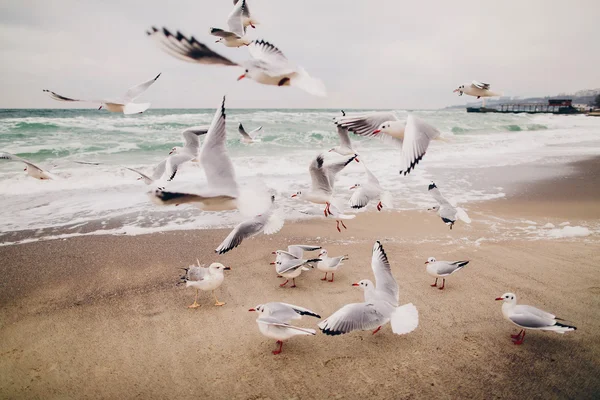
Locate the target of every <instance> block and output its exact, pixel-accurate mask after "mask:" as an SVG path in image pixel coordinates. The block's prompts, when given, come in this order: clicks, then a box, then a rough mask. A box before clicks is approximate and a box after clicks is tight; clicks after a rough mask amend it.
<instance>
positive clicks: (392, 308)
mask: <svg viewBox="0 0 600 400" xmlns="http://www.w3.org/2000/svg"><path fill="white" fill-rule="evenodd" d="M371 268H372V269H373V274H374V275H375V283H376V285H377V286H375V285H373V282H371V281H370V280H368V279H364V280H362V281H360V282H358V283H353V284H352V286H358V287H359V288H360V289H362V290H363V291H364V295H365V301H364V302H362V303H352V304H347V305H345V306H344V307H342V308H340V309H339V310H337V311H336V312H335V313H333V314H332V315H331V316H330V317H328V318H326V319H324V320H323V321H322V322H321V323H319V328H320V329H321V331H322V332H323V333H324V334H326V335H332V336H334V335H342V334H345V333H350V332H352V331H356V330H361V331H367V330H371V329H374V331H373V334H376V333H377V332H379V330H380V329H381V327H382V326H383V325H385V324H387V323H388V322H390V323H391V325H392V331H393V332H394V333H395V334H397V335H404V334H406V333H409V332H412V331H414V330H415V329H416V328H417V326H418V325H419V312H418V311H417V308H416V307H415V306H414V305H413V304H412V303H408V304H404V305H402V306H398V304H399V298H400V295H399V288H398V283H397V282H396V280H395V279H394V277H393V275H392V269H391V267H390V262H389V260H388V257H387V255H386V253H385V251H384V250H383V246H382V245H381V243H380V242H379V241H377V242H375V245H374V246H373V256H372V258H371Z"/></svg>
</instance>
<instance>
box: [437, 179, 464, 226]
mask: <svg viewBox="0 0 600 400" xmlns="http://www.w3.org/2000/svg"><path fill="white" fill-rule="evenodd" d="M428 191H429V194H430V195H431V196H432V197H433V198H434V199H435V201H437V202H438V205H437V206H433V207H431V208H430V209H429V210H431V211H436V212H437V213H438V215H439V216H440V218H441V219H442V221H444V223H445V224H446V225H449V226H450V229H452V226H453V225H454V223H455V222H456V220H458V219H460V220H461V221H463V222H466V223H467V224H470V223H471V218H469V216H468V215H467V213H466V211H465V210H463V209H462V208H460V207H454V206H453V205H452V204H450V202H449V201H448V200H446V199H445V198H444V196H442V193H441V192H440V189H438V187H437V186H436V185H435V183H433V182H431V183H430V184H429V187H428Z"/></svg>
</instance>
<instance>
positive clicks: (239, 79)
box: [237, 74, 246, 81]
mask: <svg viewBox="0 0 600 400" xmlns="http://www.w3.org/2000/svg"><path fill="white" fill-rule="evenodd" d="M245 77H246V74H242V75H240V76H239V77H238V78H237V80H238V81H241V80H242V79H244V78H245Z"/></svg>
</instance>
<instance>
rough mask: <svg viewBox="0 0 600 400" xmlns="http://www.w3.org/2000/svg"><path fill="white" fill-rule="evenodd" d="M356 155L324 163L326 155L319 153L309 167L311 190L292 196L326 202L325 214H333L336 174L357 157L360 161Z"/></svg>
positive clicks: (321, 202) (313, 201)
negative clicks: (331, 208) (332, 205)
mask: <svg viewBox="0 0 600 400" xmlns="http://www.w3.org/2000/svg"><path fill="white" fill-rule="evenodd" d="M356 157H357V154H353V155H352V156H351V157H346V158H345V159H343V160H342V161H337V162H335V163H332V164H329V165H324V156H323V154H319V155H318V156H317V158H315V159H314V160H313V161H312V162H311V163H310V166H309V167H308V171H309V172H310V179H311V181H312V187H311V190H310V192H307V193H302V191H298V192H296V193H294V194H293V195H292V197H297V198H299V199H301V200H307V201H310V202H311V203H315V204H325V209H324V210H323V214H325V216H326V217H327V216H328V215H329V214H331V211H330V210H329V208H330V205H331V203H332V201H333V184H334V182H335V175H336V174H337V173H338V172H340V171H341V170H342V169H344V167H345V166H346V165H348V164H350V163H351V162H352V161H353V160H355V159H356V161H357V162H358V159H357V158H356ZM338 230H339V227H338Z"/></svg>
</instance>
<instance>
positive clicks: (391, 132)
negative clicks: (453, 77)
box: [335, 112, 440, 175]
mask: <svg viewBox="0 0 600 400" xmlns="http://www.w3.org/2000/svg"><path fill="white" fill-rule="evenodd" d="M335 123H336V125H337V126H338V127H342V128H346V129H347V130H349V131H350V132H352V133H354V134H356V135H360V136H367V137H374V136H377V137H381V138H382V139H383V140H384V141H391V142H392V143H393V144H395V145H397V146H401V147H402V153H401V169H400V174H403V175H407V174H409V173H410V171H412V170H413V169H414V168H415V166H416V165H417V164H418V163H419V161H421V159H422V158H423V156H424V155H425V152H426V151H427V149H428V148H429V142H431V141H432V140H439V139H440V132H439V131H438V130H437V129H436V128H434V127H433V126H431V125H429V124H428V123H426V122H424V121H422V120H420V119H419V118H417V117H415V116H414V115H409V116H408V118H407V119H406V122H404V121H400V120H398V118H396V116H395V115H394V114H393V113H391V112H376V113H369V114H362V115H354V116H353V115H346V116H342V117H336V118H335ZM381 134H383V135H381Z"/></svg>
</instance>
